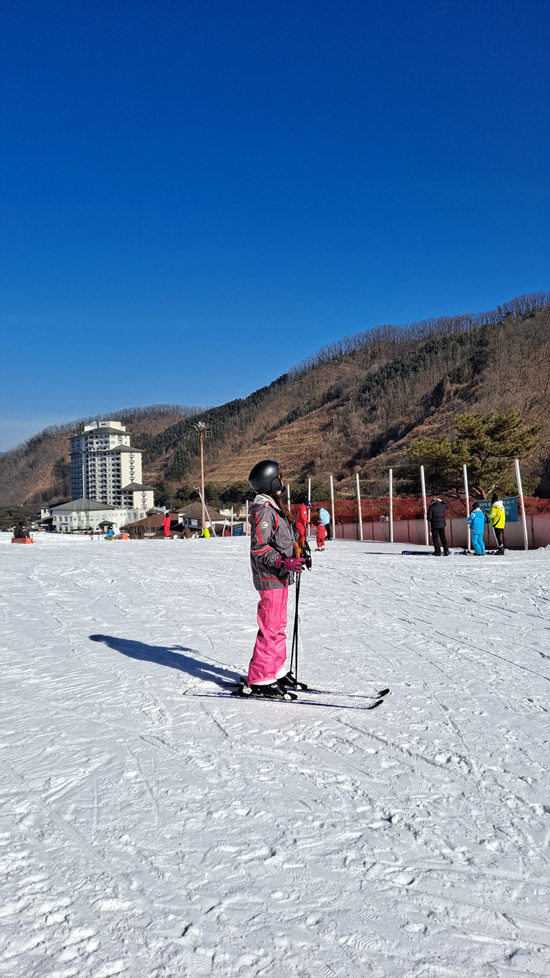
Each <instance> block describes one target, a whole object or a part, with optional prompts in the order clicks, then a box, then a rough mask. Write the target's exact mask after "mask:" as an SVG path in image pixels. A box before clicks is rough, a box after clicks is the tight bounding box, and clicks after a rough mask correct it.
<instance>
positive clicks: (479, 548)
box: [468, 503, 485, 557]
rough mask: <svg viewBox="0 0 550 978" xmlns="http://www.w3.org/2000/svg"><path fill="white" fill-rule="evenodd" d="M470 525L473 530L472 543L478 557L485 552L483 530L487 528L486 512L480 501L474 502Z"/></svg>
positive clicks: (469, 518)
mask: <svg viewBox="0 0 550 978" xmlns="http://www.w3.org/2000/svg"><path fill="white" fill-rule="evenodd" d="M468 525H469V527H470V529H471V531H472V544H473V547H474V551H475V553H476V554H477V556H478V557H483V555H484V554H485V544H484V543H483V530H484V529H485V514H484V512H483V510H482V509H480V506H479V503H474V505H473V506H472V512H471V513H470V515H469V517H468Z"/></svg>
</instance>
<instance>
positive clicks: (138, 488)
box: [122, 482, 154, 492]
mask: <svg viewBox="0 0 550 978" xmlns="http://www.w3.org/2000/svg"><path fill="white" fill-rule="evenodd" d="M145 491H147V492H154V487H153V486H142V484H141V482H130V483H129V485H127V486H123V487H122V492H145Z"/></svg>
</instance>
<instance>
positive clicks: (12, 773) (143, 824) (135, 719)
mask: <svg viewBox="0 0 550 978" xmlns="http://www.w3.org/2000/svg"><path fill="white" fill-rule="evenodd" d="M382 550H383V552H381V551H382ZM400 550H401V547H393V548H392V547H384V548H383V547H382V546H381V545H380V544H361V543H345V542H340V541H339V542H336V543H332V544H329V545H328V546H327V550H326V552H325V553H323V554H316V555H314V557H315V562H314V568H313V571H312V572H311V573H309V574H304V577H303V580H302V587H301V597H300V611H301V616H300V618H301V638H302V648H301V652H300V673H301V678H302V679H304V680H306V681H309V682H310V683H311V684H312V685H314V686H316V687H318V688H320V689H325V690H328V689H331V688H332V689H339V690H344V691H347V692H348V693H354V694H358V695H355V696H351V695H347V696H332V697H331V696H329V695H328V694H325V695H322V694H317V695H315V694H311V695H305V694H304V696H303V698H302V700H301V701H300V702H298V703H292V704H287V703H271V702H265V701H260V702H257V701H255V702H249V701H248V700H245V701H243V700H239V699H233V698H231V697H229V696H228V695H227V693H225V695H219V694H220V693H223V686H222V685H220V684H223V682H224V681H227V680H230V679H233V678H235V677H237V676H238V675H239V673H241V672H242V671H243V670H245V669H246V666H247V662H248V659H249V656H250V651H251V648H252V644H253V641H254V635H255V606H256V595H255V592H254V591H253V589H252V586H251V580H250V571H249V566H248V556H247V541H246V539H242V540H239V539H233V540H210V541H202V540H196V541H164V540H161V541H150V542H131V541H128V542H124V541H120V542H118V541H117V542H115V543H106V542H103V541H102V542H101V543H99V542H97V541H95V542H93V543H92V542H91V541H90V540H87V539H83V540H78V539H77V540H74V539H59V538H55V537H40V538H38V539H37V541H36V543H35V544H34V545H33V546H28V547H22V546H4V547H2V548H1V551H0V564H1V574H2V593H3V597H2V609H1V610H2V641H1V646H2V691H3V697H2V707H1V728H0V730H1V733H0V737H1V745H2V751H1V755H0V756H1V760H0V777H1V793H2V815H1V826H0V833H1V834H0V843H1V846H0V874H1V879H2V906H1V909H0V915H1V917H0V925H1V940H2V943H1V964H0V972H1V974H2V975H6V976H9V978H35V976H37V978H38V976H40V978H46V976H47V978H72V976H78V978H109V976H112V975H124V976H128V978H161V976H162V978H165V976H167V978H179V976H192V978H202V976H211V975H212V976H231V978H232V976H239V978H256V976H274V978H286V976H293V978H294V976H296V978H333V976H342V978H363V976H374V978H390V976H391V978H409V976H410V978H412V976H418V978H443V976H453V978H465V976H468V978H476V976H497V978H500V976H502V978H504V976H508V975H522V976H532V975H549V974H550V933H549V924H548V921H549V918H550V913H549V911H550V867H549V859H550V853H549V848H548V843H549V839H550V794H549V790H548V769H549V766H550V764H549V750H548V740H549V735H548V715H549V713H548V711H549V707H548V702H549V697H548V693H549V691H550V615H549V612H550V600H549V598H550V573H549V571H550V552H549V551H548V550H546V551H538V552H535V553H530V554H527V555H526V554H523V553H514V554H510V555H508V556H506V557H504V558H498V557H486V558H485V559H481V558H479V559H478V558H469V557H460V556H453V557H452V558H449V559H444V558H441V559H440V560H436V559H433V558H428V557H426V558H424V557H418V558H414V557H402V556H401V554H400ZM291 606H292V600H291ZM385 685H389V686H391V690H392V693H391V695H390V696H389V697H388V699H387V701H386V702H385V703H384V704H383V706H381V707H380V708H379V709H377V710H374V711H373V712H369V711H365V710H364V709H363V707H364V706H365V705H367V704H368V703H369V702H371V701H370V700H369V699H368V698H367V697H366V696H363V695H359V694H367V696H368V695H371V694H372V693H373V692H374V691H375V690H376V689H377V688H380V687H381V686H385ZM321 703H322V704H327V705H320V704H321ZM328 704H330V705H328Z"/></svg>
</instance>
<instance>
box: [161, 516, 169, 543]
mask: <svg viewBox="0 0 550 978" xmlns="http://www.w3.org/2000/svg"><path fill="white" fill-rule="evenodd" d="M162 526H163V529H164V536H165V537H169V536H170V513H165V514H164V516H163V518H162Z"/></svg>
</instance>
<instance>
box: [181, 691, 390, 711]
mask: <svg viewBox="0 0 550 978" xmlns="http://www.w3.org/2000/svg"><path fill="white" fill-rule="evenodd" d="M330 695H332V694H330ZM336 695H342V694H341V693H340V694H336ZM343 695H344V696H345V695H346V694H345V693H344V694H343ZM186 696H187V698H191V699H195V697H198V698H200V699H209V700H217V699H233V698H235V697H237V698H238V699H242V700H247V701H249V702H250V701H251V700H253V701H255V702H262V703H296V702H297V703H298V705H299V706H319V707H323V708H325V709H326V708H329V709H332V710H376V708H377V707H379V706H382V703H383V702H384V700H383V699H378V700H375V701H374V702H373V703H325V702H322V701H320V700H318V699H310V700H308V699H307V698H305V699H301V698H300V697H298V696H296V695H295V694H291V695H290V696H289V698H288V699H287V698H286V697H282V696H257V695H256V696H254V695H251V696H247V695H244V696H243V694H242V693H239V692H238V690H234V691H233V692H232V693H230V692H227V693H225V692H220V693H187V694H186Z"/></svg>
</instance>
